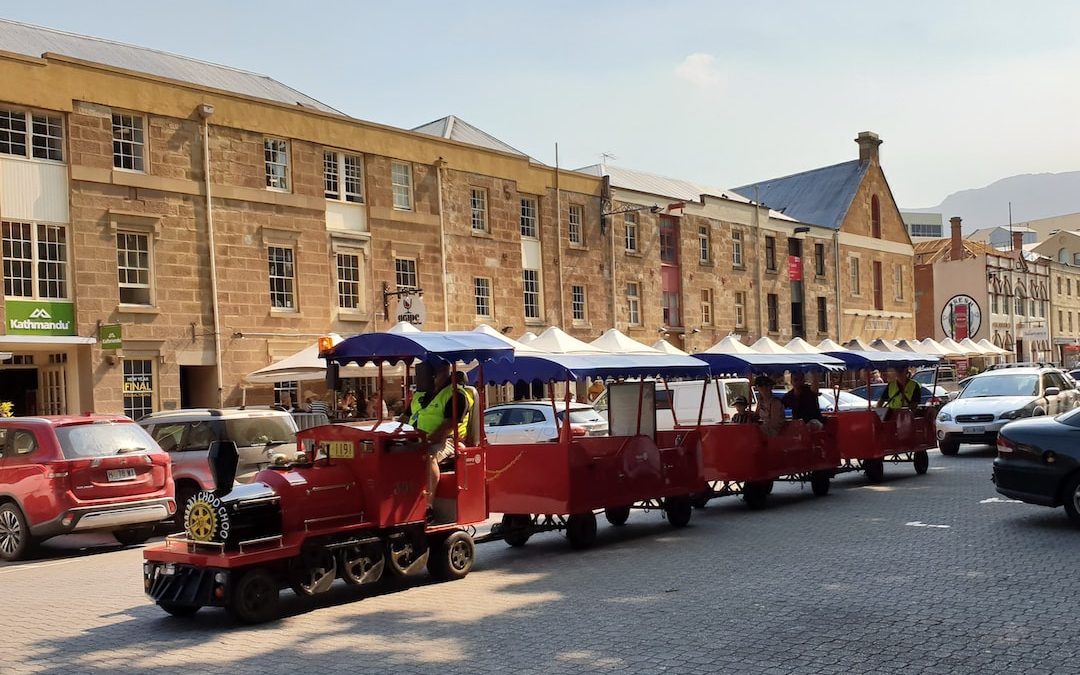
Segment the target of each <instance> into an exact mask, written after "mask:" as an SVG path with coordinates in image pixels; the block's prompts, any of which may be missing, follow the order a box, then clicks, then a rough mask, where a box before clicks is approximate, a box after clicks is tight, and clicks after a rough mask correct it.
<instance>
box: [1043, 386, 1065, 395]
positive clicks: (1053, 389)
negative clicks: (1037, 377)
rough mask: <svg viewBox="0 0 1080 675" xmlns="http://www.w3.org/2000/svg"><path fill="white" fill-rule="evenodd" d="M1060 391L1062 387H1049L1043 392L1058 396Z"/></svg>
mask: <svg viewBox="0 0 1080 675" xmlns="http://www.w3.org/2000/svg"><path fill="white" fill-rule="evenodd" d="M1060 393H1061V389H1058V388H1057V387H1047V388H1046V391H1045V392H1043V394H1044V395H1045V396H1057V395H1058V394H1060Z"/></svg>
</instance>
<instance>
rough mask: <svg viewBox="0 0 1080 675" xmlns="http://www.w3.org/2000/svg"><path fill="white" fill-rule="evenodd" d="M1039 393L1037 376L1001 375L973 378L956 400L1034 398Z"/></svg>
mask: <svg viewBox="0 0 1080 675" xmlns="http://www.w3.org/2000/svg"><path fill="white" fill-rule="evenodd" d="M1038 393H1039V376H1038V375H1034V374H1020V373H1002V374H1001V375H985V376H982V377H973V378H972V379H971V381H970V382H968V384H967V386H966V387H964V390H963V391H962V392H960V396H959V397H958V398H982V397H985V396H1035V395H1036V394H1038Z"/></svg>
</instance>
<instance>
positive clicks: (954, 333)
mask: <svg viewBox="0 0 1080 675" xmlns="http://www.w3.org/2000/svg"><path fill="white" fill-rule="evenodd" d="M980 325H982V312H981V311H980V310H979V303H977V302H975V299H974V298H972V297H971V296H970V295H954V296H953V297H952V298H950V299H949V301H948V302H946V303H945V307H944V308H943V309H942V310H941V330H942V331H944V333H945V337H950V338H952V339H953V340H956V341H958V342H959V341H960V340H963V339H964V338H969V337H974V336H975V335H976V334H978V332H979V326H980Z"/></svg>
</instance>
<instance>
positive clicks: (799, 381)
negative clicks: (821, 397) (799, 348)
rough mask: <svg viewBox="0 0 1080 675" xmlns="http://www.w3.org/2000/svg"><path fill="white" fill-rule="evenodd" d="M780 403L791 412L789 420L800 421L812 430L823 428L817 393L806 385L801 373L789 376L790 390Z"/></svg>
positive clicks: (823, 422)
mask: <svg viewBox="0 0 1080 675" xmlns="http://www.w3.org/2000/svg"><path fill="white" fill-rule="evenodd" d="M780 403H781V405H783V406H784V407H785V408H789V409H790V410H791V419H795V420H802V421H803V422H806V424H807V425H808V426H810V427H812V428H814V429H821V428H822V427H823V426H825V418H824V417H822V415H821V405H820V404H819V403H818V396H817V392H816V391H814V390H813V389H812V388H811V387H810V385H808V384H807V383H806V376H805V375H803V374H802V373H792V374H791V389H789V390H788V392H787V393H786V394H784V397H783V398H782V399H780Z"/></svg>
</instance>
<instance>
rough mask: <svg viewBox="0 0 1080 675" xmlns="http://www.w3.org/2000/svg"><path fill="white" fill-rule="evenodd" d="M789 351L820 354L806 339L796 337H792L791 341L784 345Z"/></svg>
mask: <svg viewBox="0 0 1080 675" xmlns="http://www.w3.org/2000/svg"><path fill="white" fill-rule="evenodd" d="M784 347H785V348H786V349H787V350H788V351H789V352H795V353H797V354H820V353H821V350H820V349H818V348H817V347H815V346H814V345H812V344H810V343H809V342H807V341H806V340H804V339H802V338H800V337H797V338H793V339H792V340H791V342H789V343H787V344H786V345H784Z"/></svg>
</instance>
